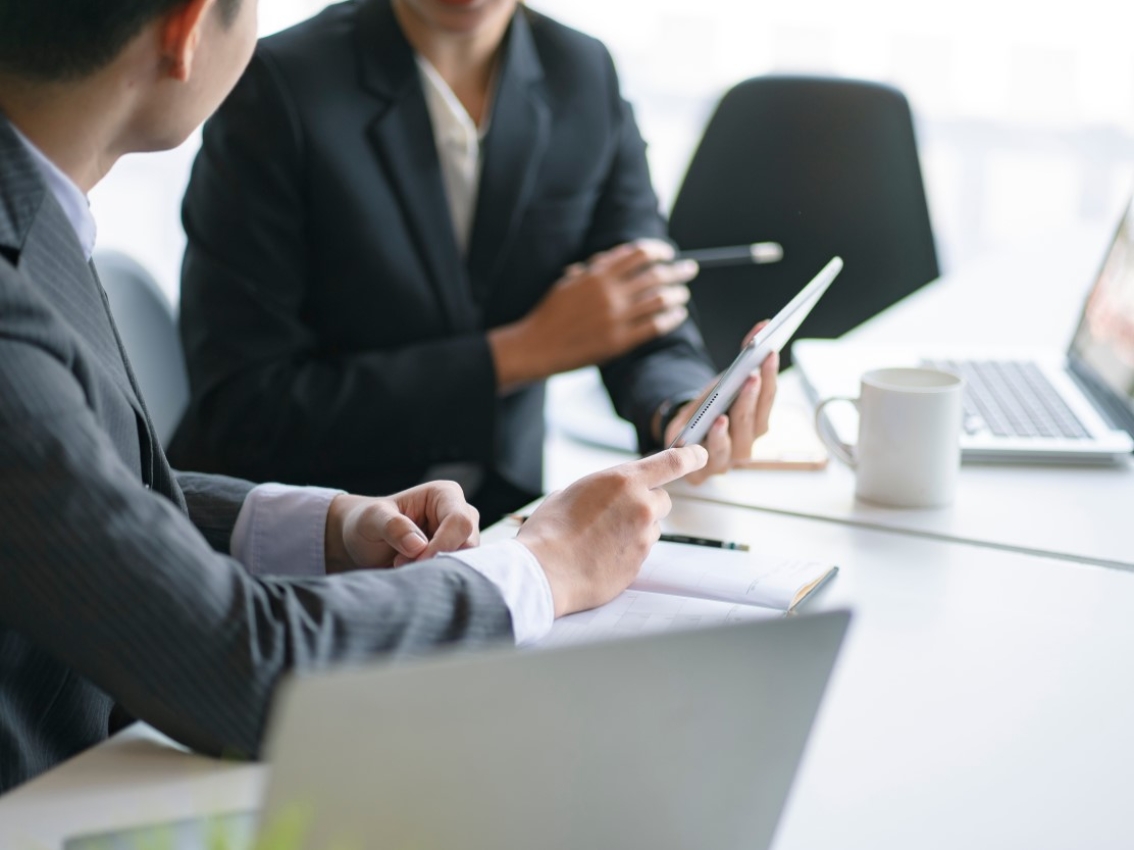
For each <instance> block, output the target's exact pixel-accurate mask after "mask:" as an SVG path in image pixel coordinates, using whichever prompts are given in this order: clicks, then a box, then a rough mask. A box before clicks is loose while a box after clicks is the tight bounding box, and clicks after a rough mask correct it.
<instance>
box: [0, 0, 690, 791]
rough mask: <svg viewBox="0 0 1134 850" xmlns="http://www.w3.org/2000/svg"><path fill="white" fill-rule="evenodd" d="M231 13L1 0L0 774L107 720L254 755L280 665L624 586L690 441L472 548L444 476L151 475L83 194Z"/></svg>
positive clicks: (233, 34) (409, 639)
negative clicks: (351, 490) (360, 486)
mask: <svg viewBox="0 0 1134 850" xmlns="http://www.w3.org/2000/svg"><path fill="white" fill-rule="evenodd" d="M255 5H256V0H83V2H81V3H76V2H74V0H35V2H21V3H9V2H5V3H3V4H0V791H2V790H4V789H7V788H11V787H12V786H14V785H16V784H18V783H20V782H22V781H24V780H26V779H28V778H30V777H32V776H34V775H36V774H37V773H39V772H41V771H43V770H45V769H47V768H48V767H50V766H51V765H53V764H55V763H57V762H58V761H60V760H62V759H64V758H66V757H68V756H70V755H72V754H74V753H76V752H78V751H80V750H82V749H84V748H85V747H88V746H90V745H92V744H95V743H97V742H98V741H100V740H101V739H103V738H105V737H106V735H107V734H108V730H109V729H110V728H111V727H112V726H113V725H115V724H116V723H117V722H119V719H120V718H121V717H122V716H123V715H125V716H130V715H132V716H135V717H139V718H141V719H144V720H146V721H148V722H149V723H152V724H153V725H155V726H156V727H158V728H159V729H161V730H163V731H164V732H166V733H168V734H170V735H172V736H173V737H175V738H177V739H178V740H180V741H182V742H184V743H185V744H187V745H189V746H191V747H194V748H196V749H198V750H201V751H204V752H208V753H231V754H238V755H255V754H256V752H257V751H258V748H259V745H260V738H261V734H262V730H263V727H264V721H265V714H266V711H267V707H268V703H269V700H270V698H271V695H272V691H273V689H274V687H275V684H276V682H277V681H278V679H279V677H280V675H281V674H283V673H284V672H286V671H287V670H289V669H296V668H312V667H317V666H320V665H325V664H329V663H334V662H342V661H357V660H360V659H366V658H370V657H373V656H376V655H380V654H383V655H385V656H387V657H398V656H401V655H404V654H406V653H411V652H415V651H420V650H422V649H424V648H427V647H430V646H435V645H440V644H455V643H460V644H466V645H469V644H478V643H484V642H488V641H492V640H499V639H507V638H512V639H514V640H516V641H517V642H521V643H522V642H525V641H529V640H532V639H535V638H537V637H539V636H540V635H541V634H543V633H545V632H546V631H547V629H548V628H549V627H550V624H551V620H552V618H553V617H554V616H560V615H563V614H566V613H570V612H572V611H576V610H581V609H584V608H587V607H591V606H594V605H597V604H600V603H602V602H604V601H606V600H608V599H610V598H612V597H613V596H614V595H615V594H617V593H618V592H620V591H621V590H622V589H623V588H624V587H625V586H626V585H627V584H628V583H629V581H630V580H631V579H632V577H633V575H634V574H635V573H636V571H637V569H638V567H639V566H640V564H641V562H642V560H643V558H644V557H645V554H646V552H647V551H648V549H649V547H650V545H652V543H653V541H654V540H655V539H656V537H657V534H658V526H657V523H658V520H659V519H660V518H661V517H662V516H664V515H665V514H666V513H667V512H668V510H669V499H668V496H667V495H666V494H665V492H664V490H661V489H659V488H660V487H661V485H663V484H664V483H666V482H668V481H670V480H673V479H675V478H678V477H681V476H683V475H685V474H687V473H689V472H691V471H693V470H695V469H697V468H699V467H700V466H701V465H703V464H704V463H705V460H706V454H705V452H704V450H703V449H700V448H690V449H684V450H678V451H671V452H665V453H662V454H659V455H655V456H653V457H651V458H647V459H646V460H644V461H640V462H637V463H634V464H627V465H625V466H623V467H619V468H616V469H615V470H612V471H609V472H606V473H601V474H599V475H596V476H592V477H590V478H588V479H584V480H583V481H581V482H580V483H579V484H577V485H575V486H574V487H572V488H569V489H568V490H566V491H564V492H563V493H560V494H557V495H554V496H552V497H551V498H550V499H549V500H548V501H547V503H546V504H545V505H544V507H542V508H541V509H540V510H539V511H537V512H536V514H535V515H534V516H533V517H532V519H531V520H530V521H529V522H528V523H527V524H526V525H525V526H524V528H523V530H522V531H521V534H520V536H519V538H518V540H517V541H509V542H507V543H501V544H496V545H495V546H488V547H484V548H473V547H475V544H476V543H478V538H477V531H476V527H477V523H476V519H477V517H476V514H475V511H473V510H472V509H471V508H470V507H469V506H468V505H467V504H466V503H465V502H464V499H463V497H462V495H461V493H460V491H459V489H457V488H455V486H454V485H446V484H429V485H423V486H421V487H417V488H414V489H412V490H409V491H406V492H404V493H400V494H397V495H394V496H391V497H389V498H384V499H367V498H361V497H356V496H349V495H345V494H342V493H338V492H334V491H325V490H311V489H303V488H289V487H282V486H280V485H262V486H260V487H255V488H254V487H253V486H252V485H251V484H248V483H245V482H242V481H237V480H234V479H228V478H219V477H213V476H203V475H191V474H186V473H179V472H174V471H173V470H171V469H170V467H169V465H168V463H167V462H166V459H165V455H164V454H163V452H162V449H161V447H160V445H158V443H157V441H156V439H155V437H154V434H153V429H152V427H151V425H150V421H149V417H148V415H147V413H146V408H145V404H144V401H143V399H142V398H141V396H140V394H139V392H138V389H137V385H136V382H135V381H134V377H133V374H132V372H131V369H130V366H129V363H128V362H127V360H126V358H125V356H124V354H123V352H122V349H121V345H120V342H119V340H118V338H117V333H116V331H115V329H114V325H113V322H112V320H111V317H110V314H109V311H108V309H107V306H106V301H105V296H104V295H103V292H102V289H101V287H100V285H99V283H98V281H97V277H96V275H95V273H94V270H93V267H92V266H91V265H90V262H89V260H90V254H91V251H92V249H93V243H94V235H95V234H94V223H93V221H92V220H91V218H90V213H89V209H88V208H87V204H86V197H85V193H86V192H88V191H89V190H90V189H91V187H93V186H94V185H95V184H96V183H97V182H98V181H99V180H100V179H101V178H102V177H103V176H104V175H105V173H106V172H107V171H108V170H109V169H110V167H111V166H112V165H113V164H114V162H115V161H116V159H117V158H118V157H119V156H121V155H122V154H125V153H128V152H131V151H142V150H155V149H161V148H168V147H171V146H173V145H176V144H179V143H180V142H181V141H182V140H183V139H184V138H185V137H186V136H187V135H188V134H189V133H190V132H191V131H192V130H193V128H194V127H196V126H197V125H198V124H199V123H200V122H201V121H202V120H203V119H204V118H205V117H206V116H207V115H208V113H209V112H211V111H212V109H213V108H215V107H216V105H217V104H218V103H219V101H220V100H221V99H222V98H223V97H224V95H225V93H226V92H227V91H228V90H229V88H230V87H231V86H232V85H233V84H234V83H235V81H236V79H237V78H238V76H239V75H240V73H241V71H242V69H243V67H244V65H245V63H246V62H247V60H248V58H249V56H250V55H251V51H252V47H253V43H254V40H255V31H256V8H255ZM446 553H448V554H446ZM403 565H404V566H403ZM375 568H387V569H375ZM332 573H338V574H337V575H330V574H332ZM116 706H117V708H116Z"/></svg>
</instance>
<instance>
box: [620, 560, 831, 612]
mask: <svg viewBox="0 0 1134 850" xmlns="http://www.w3.org/2000/svg"><path fill="white" fill-rule="evenodd" d="M833 569H834V566H833V565H832V564H827V563H823V562H821V561H815V560H809V559H806V558H794V557H784V556H780V555H769V554H765V553H761V552H738V551H733V550H728V549H710V548H707V547H704V546H690V545H686V544H683V543H658V544H657V545H655V546H654V548H653V550H652V551H651V552H650V555H649V557H648V558H646V562H645V563H644V564H643V565H642V570H641V572H639V573H638V577H637V578H636V579H635V580H634V583H633V584H631V585H630V589H631V590H640V591H647V592H650V593H665V594H671V595H676V596H695V597H700V598H702V599H712V600H719V601H722V602H732V603H741V604H744V605H760V606H763V607H767V608H778V609H780V610H781V611H786V610H788V609H789V608H791V607H792V605H793V604H794V603H795V602H796V601H797V600H798V599H800V598H802V596H803V595H806V594H805V593H803V591H805V589H806V588H808V587H810V586H813V585H815V584H817V583H818V582H820V581H821V580H822V579H823V578H824V577H825V576H826V575H827V574H828V573H830V572H831V571H832V570H833Z"/></svg>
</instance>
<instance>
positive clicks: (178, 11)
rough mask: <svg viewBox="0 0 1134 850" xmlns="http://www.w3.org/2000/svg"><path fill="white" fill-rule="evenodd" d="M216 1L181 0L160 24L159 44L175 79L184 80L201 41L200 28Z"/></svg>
mask: <svg viewBox="0 0 1134 850" xmlns="http://www.w3.org/2000/svg"><path fill="white" fill-rule="evenodd" d="M215 3H216V0H185V2H184V3H182V4H181V5H179V6H177V7H176V8H174V9H173V10H172V11H170V12H167V13H166V15H165V18H164V20H163V22H162V24H161V47H162V54H163V55H164V57H165V60H166V62H167V65H168V68H169V74H170V76H171V77H173V78H174V79H175V80H179V81H181V82H186V81H188V79H189V77H190V75H191V74H192V71H193V59H194V57H195V56H196V55H197V46H198V45H199V44H200V43H201V29H202V28H203V27H204V24H205V18H206V16H207V15H208V14H209V11H210V10H211V9H212V8H213V5H214V4H215Z"/></svg>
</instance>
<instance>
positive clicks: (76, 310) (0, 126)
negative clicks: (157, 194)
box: [0, 116, 146, 422]
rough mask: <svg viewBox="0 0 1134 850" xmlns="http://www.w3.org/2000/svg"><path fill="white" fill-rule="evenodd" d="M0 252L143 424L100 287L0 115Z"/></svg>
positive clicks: (35, 170)
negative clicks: (67, 328) (48, 305)
mask: <svg viewBox="0 0 1134 850" xmlns="http://www.w3.org/2000/svg"><path fill="white" fill-rule="evenodd" d="M0 251H2V252H3V254H4V256H5V257H6V258H7V259H8V260H9V261H10V262H13V263H14V264H15V265H16V266H17V267H18V268H19V269H20V270H21V271H22V272H24V273H25V274H26V275H27V278H28V280H30V281H31V282H32V284H33V285H34V286H35V287H36V288H38V289H39V290H41V292H42V293H43V295H44V297H45V299H46V300H48V301H49V302H50V303H51V304H52V305H53V306H54V307H55V309H56V312H57V313H58V314H59V316H60V317H61V318H62V319H63V320H64V321H66V322H67V323H68V324H69V325H70V326H71V327H72V328H73V329H74V330H75V332H76V334H77V335H78V336H79V338H80V339H81V340H82V341H83V343H84V344H85V345H86V346H87V348H88V349H89V350H90V352H91V353H92V355H93V356H94V358H95V360H96V362H97V363H98V364H99V365H100V366H101V367H102V368H103V369H104V370H105V372H106V373H107V374H109V375H111V376H112V377H113V379H114V381H115V383H116V384H117V385H118V388H119V389H120V390H121V391H122V394H123V396H125V398H126V400H127V401H128V402H129V403H130V406H131V407H133V408H134V411H135V413H137V415H138V416H139V418H140V419H141V420H142V421H143V422H144V421H145V419H146V414H145V408H144V407H143V406H142V403H141V400H140V398H139V396H138V393H137V392H136V389H135V386H134V382H133V381H132V380H131V375H130V372H129V369H128V367H127V365H126V361H125V357H124V354H123V353H122V350H121V348H120V346H119V342H118V337H117V334H116V332H115V329H114V325H113V322H112V320H111V318H110V312H109V308H108V307H107V304H106V299H105V296H104V294H103V292H102V287H101V286H100V285H99V283H98V281H97V279H96V278H95V275H94V273H93V272H92V270H91V267H90V266H89V265H88V263H87V260H86V258H85V257H84V256H83V251H82V248H81V247H80V245H79V240H78V238H77V237H76V236H75V231H74V228H72V226H71V223H70V222H69V221H68V220H67V216H66V215H65V214H64V213H63V210H62V208H61V207H60V206H59V204H58V202H57V201H56V200H55V198H54V197H53V196H52V194H51V192H49V191H48V189H47V187H46V186H45V184H44V181H43V178H42V176H41V175H40V173H39V169H38V167H37V166H36V164H35V163H34V162H33V161H32V159H31V157H30V156H29V155H28V152H27V151H26V150H25V149H24V146H23V143H22V142H21V141H20V140H19V139H18V138H17V137H16V135H15V134H14V133H13V132H12V130H11V127H10V126H9V124H8V122H7V120H6V119H5V118H3V116H0Z"/></svg>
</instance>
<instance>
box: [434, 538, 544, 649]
mask: <svg viewBox="0 0 1134 850" xmlns="http://www.w3.org/2000/svg"><path fill="white" fill-rule="evenodd" d="M442 557H445V558H453V559H454V560H457V561H460V562H461V563H462V564H464V565H465V566H467V567H472V568H473V569H474V570H476V571H477V572H478V573H480V574H481V575H482V576H484V577H485V578H486V579H488V580H489V581H490V582H492V583H493V584H494V585H496V587H497V588H498V589H499V591H500V595H501V596H503V597H504V603H505V604H506V605H507V606H508V611H509V612H510V613H511V615H512V634H513V635H514V636H515V638H516V645H517V646H525V645H527V644H530V643H534V642H535V641H537V640H539V639H540V638H542V637H544V636H545V635H546V634H547V633H548V632H550V631H551V625H552V623H553V622H555V600H554V599H553V598H552V596H551V585H550V584H548V582H547V576H546V575H544V572H543V568H542V567H541V566H540V565H539V561H538V560H536V556H535V555H533V554H532V553H531V550H530V549H528V547H526V546H525V545H524V544H523V543H520V542H519V541H518V540H505V541H502V542H500V543H490V544H489V545H487V546H482V547H480V548H479V549H464V550H462V551H460V552H452V553H450V554H448V555H443V556H442Z"/></svg>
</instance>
